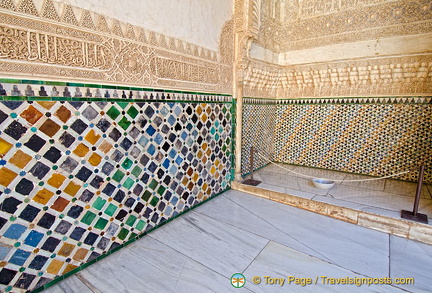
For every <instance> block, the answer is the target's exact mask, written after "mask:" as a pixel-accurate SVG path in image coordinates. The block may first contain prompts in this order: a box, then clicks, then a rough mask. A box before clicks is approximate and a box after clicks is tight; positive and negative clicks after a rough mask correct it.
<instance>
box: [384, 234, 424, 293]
mask: <svg viewBox="0 0 432 293" xmlns="http://www.w3.org/2000/svg"><path fill="white" fill-rule="evenodd" d="M431 272H432V246H431V245H427V244H423V243H420V242H415V241H410V240H408V239H405V238H400V237H396V236H390V276H391V277H392V278H408V277H412V278H414V281H415V283H414V286H413V285H400V287H401V288H404V289H406V290H412V288H413V287H414V288H415V292H432V281H431Z"/></svg>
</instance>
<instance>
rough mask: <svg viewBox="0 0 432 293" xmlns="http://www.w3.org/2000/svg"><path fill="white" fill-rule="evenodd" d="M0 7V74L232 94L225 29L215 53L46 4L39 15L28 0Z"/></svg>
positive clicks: (47, 1) (229, 39) (88, 13)
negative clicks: (218, 50)
mask: <svg viewBox="0 0 432 293" xmlns="http://www.w3.org/2000/svg"><path fill="white" fill-rule="evenodd" d="M3 2H4V1H3ZM3 2H2V3H1V6H0V23H1V25H0V38H2V40H3V41H2V42H1V43H0V52H1V53H0V64H1V70H0V74H4V75H8V76H13V77H16V76H17V73H18V74H19V75H27V76H28V75H31V76H33V77H36V76H37V77H40V78H49V77H51V78H53V77H56V78H57V77H59V76H62V77H64V78H65V79H66V80H71V79H76V80H79V81H81V82H82V81H88V80H91V81H94V82H98V83H99V82H115V83H122V84H130V85H143V84H145V85H148V86H155V87H166V88H172V87H176V88H182V89H200V90H205V91H211V92H219V93H230V92H231V91H232V86H231V85H232V82H231V80H228V81H227V78H228V79H229V78H230V77H231V76H232V69H231V66H230V64H231V63H232V52H231V51H230V50H227V49H225V48H231V47H232V43H233V40H232V35H227V34H226V33H225V32H226V31H228V32H229V31H232V30H229V29H227V28H226V27H224V29H223V32H222V36H221V46H220V48H221V52H219V53H218V52H215V51H212V50H209V49H207V48H204V47H199V46H197V45H195V44H191V43H187V42H185V41H182V40H179V39H175V38H172V37H168V36H165V35H162V34H158V33H155V32H153V31H148V30H146V29H145V28H141V27H135V26H132V25H131V24H128V23H121V22H119V21H118V20H116V19H112V18H109V17H105V16H103V15H99V14H97V13H94V12H91V11H87V10H84V9H81V8H78V7H72V6H70V5H59V6H55V5H54V4H53V1H52V0H44V2H43V5H41V8H40V10H38V9H37V8H36V5H35V4H34V3H33V0H26V1H20V2H19V5H14V3H13V1H8V2H5V3H3ZM38 7H39V6H38ZM57 8H60V9H62V11H57ZM10 11H13V13H10ZM77 11H78V12H79V13H78V14H77V15H81V18H80V19H78V18H77V16H76V14H75V13H76V12H77ZM226 26H232V21H228V22H227V24H226ZM222 43H223V45H222ZM11 61H13V62H11ZM95 69H97V70H95Z"/></svg>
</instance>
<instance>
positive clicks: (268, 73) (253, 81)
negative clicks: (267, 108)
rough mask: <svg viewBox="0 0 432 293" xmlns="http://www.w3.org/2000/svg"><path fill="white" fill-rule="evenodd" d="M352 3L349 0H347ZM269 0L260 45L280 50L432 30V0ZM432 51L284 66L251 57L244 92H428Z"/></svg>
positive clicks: (267, 95) (278, 94) (250, 94)
mask: <svg viewBox="0 0 432 293" xmlns="http://www.w3.org/2000/svg"><path fill="white" fill-rule="evenodd" d="M348 2H349V3H348ZM278 3H279V5H280V6H279V7H276V6H274V5H275V3H273V2H272V1H265V2H263V5H262V10H261V14H260V15H261V23H262V25H261V27H260V31H259V33H258V34H257V35H256V38H255V39H254V44H257V45H259V46H261V47H262V48H266V49H268V50H270V51H272V52H275V53H276V54H279V53H284V52H288V53H287V54H289V52H290V51H291V50H305V49H311V48H316V47H320V46H326V45H332V44H342V43H350V42H359V41H365V40H373V39H380V38H385V37H392V36H405V35H417V34H419V35H421V34H425V33H426V34H427V33H430V32H431V31H432V3H430V2H428V1H421V0H418V1H405V0H403V1H397V0H376V1H365V0H358V1H342V2H341V1H331V0H320V1H295V0H282V1H279V2H278ZM431 51H432V50H430V51H428V52H424V53H415V54H414V53H413V54H405V55H404V56H398V55H392V54H390V55H388V56H385V55H384V56H372V55H371V56H366V57H359V58H354V59H347V60H342V59H343V52H341V60H334V61H326V62H324V61H323V62H312V63H308V64H293V65H284V66H282V65H279V64H277V63H269V62H264V61H260V60H257V59H253V60H251V61H250V62H249V67H248V68H247V70H246V71H245V72H246V74H245V76H244V95H245V96H248V97H261V98H276V97H277V98H293V97H316V96H319V97H330V96H365V95H366V96H383V95H430V94H431V93H432V86H431V81H432V62H431V61H432V56H431Z"/></svg>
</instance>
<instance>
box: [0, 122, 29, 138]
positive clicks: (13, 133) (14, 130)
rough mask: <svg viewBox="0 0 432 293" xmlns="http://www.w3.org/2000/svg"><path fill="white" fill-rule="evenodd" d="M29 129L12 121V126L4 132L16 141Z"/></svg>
mask: <svg viewBox="0 0 432 293" xmlns="http://www.w3.org/2000/svg"><path fill="white" fill-rule="evenodd" d="M26 131H27V127H25V126H24V125H22V124H21V123H19V122H17V121H12V123H11V124H9V126H8V127H7V128H6V129H5V130H4V133H6V134H7V135H9V136H10V137H12V138H14V139H15V140H19V139H20V138H21V137H22V136H23V135H24V133H26Z"/></svg>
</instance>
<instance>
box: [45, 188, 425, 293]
mask: <svg viewBox="0 0 432 293" xmlns="http://www.w3.org/2000/svg"><path fill="white" fill-rule="evenodd" d="M431 267H432V246H429V245H426V244H422V243H418V242H415V241H412V240H408V239H404V238H399V237H396V236H392V235H389V234H386V233H382V232H378V231H374V230H370V229H367V228H363V227H360V226H357V225H353V224H350V223H347V222H343V221H339V220H336V219H333V218H329V217H326V216H323V215H319V214H315V213H312V212H308V211H305V210H301V209H297V208H294V207H291V206H288V205H284V204H280V203H277V202H274V201H270V200H266V199H263V198H260V197H256V196H253V195H249V194H246V193H242V192H238V191H234V190H231V191H228V192H226V193H224V194H222V195H220V196H218V197H217V198H214V199H212V200H210V201H208V202H207V203H205V204H203V205H201V206H199V207H197V208H196V209H194V210H192V211H190V212H188V213H186V214H184V215H182V216H181V217H179V218H177V219H175V220H173V221H171V222H169V223H167V224H166V225H164V226H162V227H160V228H158V229H157V230H155V231H153V232H151V233H150V234H148V235H147V236H145V237H143V238H141V239H140V240H138V241H135V242H133V243H132V244H130V245H128V246H126V247H124V248H123V249H121V250H119V251H118V252H116V253H114V254H112V255H110V256H108V257H106V258H104V259H102V260H100V261H99V262H97V263H95V264H93V265H91V266H89V267H87V268H85V269H84V270H82V271H81V272H79V273H78V274H75V275H73V276H71V277H69V278H67V279H65V280H63V281H61V282H59V283H57V284H55V285H54V286H52V287H50V288H48V289H47V290H45V291H44V292H50V293H61V292H77V293H78V292H80V293H81V292H83V293H86V292H104V293H105V292H107V293H109V292H431V291H432V283H431V282H430V276H429V273H430V268H431ZM235 273H242V274H243V275H244V276H245V278H246V283H245V286H244V287H242V288H234V287H233V286H232V285H231V282H230V278H231V276H232V275H233V274H235ZM257 277H259V278H260V280H261V282H260V284H255V283H254V282H253V280H255V281H257V280H258V278H257ZM361 278H371V279H365V280H371V281H372V282H373V281H375V282H380V281H381V282H382V281H386V282H387V281H390V280H391V281H392V282H394V283H393V284H392V285H388V284H371V285H367V284H364V285H361V284H359V285H360V286H357V285H355V284H351V285H350V284H331V283H332V282H333V283H335V282H338V281H339V282H347V280H348V282H349V280H351V281H352V282H360V281H362V279H361ZM374 278H375V279H374ZM387 278H389V279H387ZM396 278H414V284H410V285H399V284H396V281H406V279H396ZM290 280H291V282H289V281H290ZM310 282H311V283H312V284H307V283H310Z"/></svg>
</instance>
